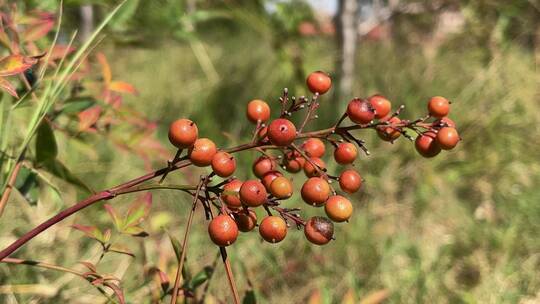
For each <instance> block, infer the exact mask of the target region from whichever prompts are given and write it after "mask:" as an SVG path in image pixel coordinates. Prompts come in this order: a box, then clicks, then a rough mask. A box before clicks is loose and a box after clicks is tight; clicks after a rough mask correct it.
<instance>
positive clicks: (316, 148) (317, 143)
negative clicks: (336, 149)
mask: <svg viewBox="0 0 540 304" xmlns="http://www.w3.org/2000/svg"><path fill="white" fill-rule="evenodd" d="M302 148H303V149H304V151H305V152H306V154H307V156H309V157H322V156H323V155H324V151H325V146H324V143H323V141H322V140H320V139H318V138H309V139H307V140H306V141H305V142H304V143H303V144H302Z"/></svg>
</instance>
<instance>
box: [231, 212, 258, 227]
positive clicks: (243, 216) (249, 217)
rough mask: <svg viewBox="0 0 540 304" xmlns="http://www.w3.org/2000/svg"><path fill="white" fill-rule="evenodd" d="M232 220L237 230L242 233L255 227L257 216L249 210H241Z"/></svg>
mask: <svg viewBox="0 0 540 304" xmlns="http://www.w3.org/2000/svg"><path fill="white" fill-rule="evenodd" d="M234 220H235V221H236V225H238V229H240V231H242V232H249V231H251V230H253V228H255V226H257V214H256V213H255V212H254V211H253V210H251V209H249V210H247V212H246V210H241V211H239V212H237V213H235V214H234Z"/></svg>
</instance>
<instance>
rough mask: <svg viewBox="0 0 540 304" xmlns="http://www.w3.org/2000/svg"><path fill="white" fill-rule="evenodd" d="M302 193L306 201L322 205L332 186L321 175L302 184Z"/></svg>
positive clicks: (313, 204) (310, 203) (317, 205)
mask: <svg viewBox="0 0 540 304" xmlns="http://www.w3.org/2000/svg"><path fill="white" fill-rule="evenodd" d="M300 193H301V195H302V199H303V200H304V202H306V203H307V204H309V205H312V206H315V207H320V206H322V205H323V204H324V203H325V202H326V200H327V199H328V197H329V196H330V186H329V185H328V182H327V181H326V180H324V179H322V178H320V177H311V178H309V179H308V180H307V181H306V182H305V183H304V185H302V190H301V191H300Z"/></svg>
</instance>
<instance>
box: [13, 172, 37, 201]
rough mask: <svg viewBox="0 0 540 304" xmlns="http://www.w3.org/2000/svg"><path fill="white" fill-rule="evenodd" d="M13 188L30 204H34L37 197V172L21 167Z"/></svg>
mask: <svg viewBox="0 0 540 304" xmlns="http://www.w3.org/2000/svg"><path fill="white" fill-rule="evenodd" d="M15 188H16V189H17V191H19V192H20V193H21V195H22V196H23V197H24V198H25V199H26V200H27V201H28V203H30V204H35V203H36V202H37V200H38V197H39V184H38V180H37V174H36V173H35V172H32V171H31V170H29V169H28V168H26V167H22V168H21V170H20V171H19V175H17V179H16V180H15Z"/></svg>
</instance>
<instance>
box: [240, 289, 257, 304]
mask: <svg viewBox="0 0 540 304" xmlns="http://www.w3.org/2000/svg"><path fill="white" fill-rule="evenodd" d="M242 304H257V298H256V297H255V291H253V289H250V290H248V291H246V294H245V295H244V299H243V300H242Z"/></svg>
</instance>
